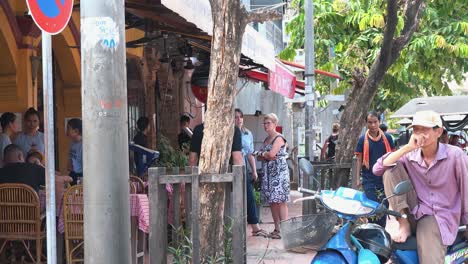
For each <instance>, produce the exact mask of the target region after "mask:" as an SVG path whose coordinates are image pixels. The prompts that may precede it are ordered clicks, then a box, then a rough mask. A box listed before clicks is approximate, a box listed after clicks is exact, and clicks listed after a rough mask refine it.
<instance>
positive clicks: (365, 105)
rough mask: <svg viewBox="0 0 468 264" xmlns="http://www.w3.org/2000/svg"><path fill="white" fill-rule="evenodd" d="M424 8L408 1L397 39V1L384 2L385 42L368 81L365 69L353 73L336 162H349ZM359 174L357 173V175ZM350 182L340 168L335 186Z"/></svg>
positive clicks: (420, 2)
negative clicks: (382, 85)
mask: <svg viewBox="0 0 468 264" xmlns="http://www.w3.org/2000/svg"><path fill="white" fill-rule="evenodd" d="M423 9H424V5H423V1H422V0H415V1H411V2H407V5H406V6H405V26H404V28H403V30H402V32H401V34H400V36H399V37H397V38H394V35H395V31H396V27H397V23H398V17H397V14H398V4H397V1H396V0H388V1H387V17H386V23H385V31H384V39H383V44H382V48H381V50H380V53H379V56H377V59H376V60H375V61H374V63H373V64H372V66H371V68H370V71H369V76H368V78H365V77H364V75H365V74H364V70H360V69H356V70H355V72H354V74H353V79H354V80H353V90H352V92H351V94H350V96H349V97H348V99H347V101H346V106H345V110H344V112H343V115H342V116H341V120H340V126H341V129H340V133H339V136H338V137H339V142H340V144H338V145H337V148H338V149H337V153H336V161H337V162H338V163H351V160H352V157H353V153H354V150H355V148H356V145H357V143H358V140H359V135H360V134H361V130H362V128H363V126H364V119H365V115H366V114H367V112H368V111H369V107H370V105H371V103H372V100H373V99H374V96H375V94H376V92H377V88H378V86H379V84H380V82H381V81H382V80H383V77H384V75H385V73H386V72H387V70H388V69H389V68H390V66H391V65H392V64H393V63H394V62H395V61H396V60H397V59H398V57H399V56H400V52H401V50H402V49H403V48H404V47H405V46H406V45H407V44H408V42H409V41H410V39H411V37H412V35H413V33H414V31H415V30H416V28H417V26H418V24H419V20H420V15H421V13H422V10H423ZM359 174H360V172H358V175H359ZM348 181H349V169H340V170H338V171H337V173H336V175H335V187H339V186H346V185H347V184H348Z"/></svg>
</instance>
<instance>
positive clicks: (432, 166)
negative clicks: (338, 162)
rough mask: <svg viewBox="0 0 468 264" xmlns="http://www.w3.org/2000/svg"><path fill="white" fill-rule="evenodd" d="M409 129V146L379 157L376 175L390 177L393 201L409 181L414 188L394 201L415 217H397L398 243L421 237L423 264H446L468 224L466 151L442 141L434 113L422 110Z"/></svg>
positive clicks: (395, 237) (386, 185) (386, 186)
mask: <svg viewBox="0 0 468 264" xmlns="http://www.w3.org/2000/svg"><path fill="white" fill-rule="evenodd" d="M409 128H413V134H412V135H411V138H410V140H409V143H408V144H407V145H404V146H403V147H401V148H400V149H398V150H397V151H395V152H391V153H387V154H386V155H384V156H382V157H381V158H380V159H378V160H377V162H376V164H375V165H374V167H373V172H374V174H375V175H378V176H382V175H383V176H384V178H383V181H384V189H385V195H386V196H387V197H388V196H390V195H391V194H392V192H393V188H394V186H395V185H396V184H398V183H399V182H402V181H404V180H408V179H409V180H410V181H411V182H412V184H413V187H414V190H413V191H411V192H409V193H407V194H405V195H401V196H396V197H393V198H391V199H389V203H390V206H391V207H392V209H393V210H395V211H399V212H400V213H402V214H407V215H408V216H409V217H408V219H406V218H397V221H398V223H399V224H400V227H399V230H398V232H397V233H396V234H392V238H393V240H394V241H395V242H400V243H403V242H405V241H406V239H407V238H408V237H409V236H410V235H411V234H416V240H417V249H418V257H419V262H420V263H422V264H429V263H444V256H445V254H446V251H447V246H449V245H451V244H452V243H453V242H454V241H455V238H456V235H457V233H458V227H459V226H460V224H462V225H464V224H467V223H468V157H467V156H466V155H465V154H464V153H463V151H462V150H461V149H460V148H457V147H454V146H451V145H448V144H442V143H439V137H440V136H441V135H442V132H443V128H442V119H441V118H440V115H439V114H438V113H436V112H434V111H421V112H417V113H416V114H415V115H414V116H413V123H412V125H411V126H409V127H408V129H409ZM465 235H466V236H467V237H468V231H467V232H466V233H465Z"/></svg>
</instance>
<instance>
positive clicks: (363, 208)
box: [295, 161, 468, 264]
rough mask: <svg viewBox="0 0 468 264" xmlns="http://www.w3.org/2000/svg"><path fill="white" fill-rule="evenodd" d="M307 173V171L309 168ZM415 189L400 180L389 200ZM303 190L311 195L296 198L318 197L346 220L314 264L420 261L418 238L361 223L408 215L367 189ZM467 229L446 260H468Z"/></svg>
mask: <svg viewBox="0 0 468 264" xmlns="http://www.w3.org/2000/svg"><path fill="white" fill-rule="evenodd" d="M307 162H308V161H307ZM300 163H301V162H300ZM310 166H312V165H310ZM301 169H302V168H301ZM305 172H306V173H307V169H306V171H305ZM411 189H412V185H411V182H409V181H404V182H400V183H399V184H397V185H396V186H395V188H394V190H393V195H392V196H390V197H387V198H385V199H391V197H394V196H396V195H402V194H405V193H407V192H409V191H410V190H411ZM299 191H300V192H302V193H306V194H309V195H311V196H307V197H303V198H300V199H298V200H296V201H300V200H301V201H303V200H310V199H315V200H318V201H320V203H321V205H323V206H324V208H326V210H330V211H332V212H334V213H335V214H336V215H337V216H338V217H339V218H341V219H343V220H344V224H343V225H342V227H341V228H340V229H339V230H338V231H337V232H336V234H335V235H333V236H332V237H331V238H330V239H329V240H328V242H327V243H326V244H325V245H324V246H323V247H322V248H321V249H320V250H319V251H318V252H317V254H316V256H315V257H314V258H313V260H312V262H311V263H312V264H321V263H333V264H342V263H343V264H355V263H359V264H367V263H368V264H377V263H386V262H387V261H388V260H389V259H391V260H392V263H400V264H418V263H419V261H418V253H417V247H416V238H415V237H409V238H408V239H407V241H406V242H405V243H395V242H393V241H392V239H391V237H390V235H389V234H388V233H387V232H386V231H385V229H384V228H383V227H381V226H379V225H377V224H371V223H366V224H360V223H359V220H360V219H361V218H364V217H365V218H368V217H372V216H377V217H380V216H382V215H384V214H385V215H393V216H396V217H404V218H406V217H407V216H406V215H402V214H400V213H399V212H395V211H392V210H389V209H388V208H386V206H385V205H384V203H383V202H382V203H378V202H375V201H373V200H370V199H368V198H367V197H366V195H365V194H364V193H363V192H361V191H358V190H354V189H351V188H346V187H340V188H338V189H337V190H322V191H321V190H320V189H319V190H317V191H312V190H308V189H305V188H299ZM296 201H295V202H296ZM465 230H466V226H464V227H460V228H459V232H458V235H457V239H456V240H455V242H454V243H453V245H452V246H450V247H448V249H447V254H446V257H445V263H453V264H461V263H466V261H468V240H467V239H466V238H465Z"/></svg>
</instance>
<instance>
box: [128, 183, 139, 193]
mask: <svg viewBox="0 0 468 264" xmlns="http://www.w3.org/2000/svg"><path fill="white" fill-rule="evenodd" d="M128 185H129V187H130V194H136V193H137V187H136V183H134V182H131V181H128Z"/></svg>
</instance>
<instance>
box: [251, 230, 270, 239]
mask: <svg viewBox="0 0 468 264" xmlns="http://www.w3.org/2000/svg"><path fill="white" fill-rule="evenodd" d="M252 236H254V237H256V236H262V237H268V233H267V232H266V231H265V230H263V229H259V230H257V231H252Z"/></svg>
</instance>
